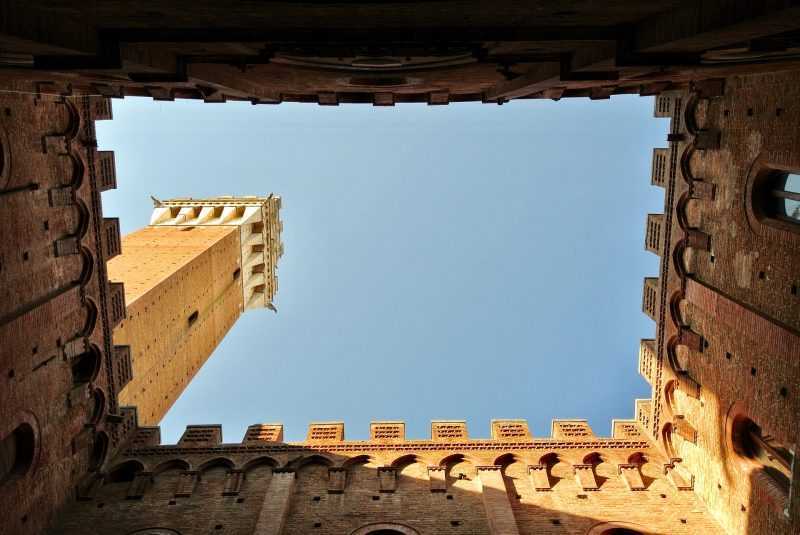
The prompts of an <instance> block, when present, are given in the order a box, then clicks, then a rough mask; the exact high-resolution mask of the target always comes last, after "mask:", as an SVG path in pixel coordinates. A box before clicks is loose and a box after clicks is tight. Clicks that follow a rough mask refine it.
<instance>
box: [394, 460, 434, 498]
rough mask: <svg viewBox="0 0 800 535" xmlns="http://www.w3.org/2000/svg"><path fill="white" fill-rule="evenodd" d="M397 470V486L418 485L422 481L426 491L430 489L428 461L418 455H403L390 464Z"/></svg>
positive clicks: (406, 487)
mask: <svg viewBox="0 0 800 535" xmlns="http://www.w3.org/2000/svg"><path fill="white" fill-rule="evenodd" d="M390 466H391V467H392V468H394V469H395V470H396V471H397V486H398V488H405V489H408V488H409V487H420V486H421V485H422V484H423V483H424V485H425V489H426V491H428V492H429V491H430V488H429V484H428V483H427V482H428V480H429V479H430V478H429V476H428V463H427V462H426V461H425V459H424V458H422V457H420V456H419V455H403V456H401V457H398V458H397V459H395V460H394V461H392V464H391V465H390Z"/></svg>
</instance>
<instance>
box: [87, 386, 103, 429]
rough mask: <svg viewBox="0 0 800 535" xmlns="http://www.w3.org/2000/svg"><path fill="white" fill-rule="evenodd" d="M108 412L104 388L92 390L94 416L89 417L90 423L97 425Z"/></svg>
mask: <svg viewBox="0 0 800 535" xmlns="http://www.w3.org/2000/svg"><path fill="white" fill-rule="evenodd" d="M105 412H106V393H105V392H104V391H103V389H102V388H95V389H94V390H92V414H91V415H90V416H89V423H90V424H92V425H97V424H99V423H100V420H101V419H102V418H103V414H105Z"/></svg>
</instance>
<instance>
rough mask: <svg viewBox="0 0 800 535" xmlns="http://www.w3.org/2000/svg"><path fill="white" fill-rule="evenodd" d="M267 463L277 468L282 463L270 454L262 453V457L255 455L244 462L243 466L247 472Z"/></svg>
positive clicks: (243, 469)
mask: <svg viewBox="0 0 800 535" xmlns="http://www.w3.org/2000/svg"><path fill="white" fill-rule="evenodd" d="M265 465H266V466H269V467H270V468H273V469H275V468H278V467H279V466H280V463H279V462H278V461H277V460H276V459H274V458H272V457H270V456H268V455H261V456H260V457H255V458H253V459H250V460H249V461H247V462H246V463H244V465H243V466H242V471H243V472H245V473H247V472H249V471H250V470H254V469H256V468H258V467H259V466H265Z"/></svg>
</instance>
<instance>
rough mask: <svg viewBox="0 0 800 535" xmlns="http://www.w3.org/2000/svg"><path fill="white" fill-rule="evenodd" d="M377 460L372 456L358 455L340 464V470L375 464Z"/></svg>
mask: <svg viewBox="0 0 800 535" xmlns="http://www.w3.org/2000/svg"><path fill="white" fill-rule="evenodd" d="M374 461H375V458H374V457H372V456H370V455H356V456H355V457H350V458H348V459H345V460H344V461H342V462H341V463H340V464H339V468H345V469H347V468H350V467H352V466H356V465H359V464H367V463H369V462H374Z"/></svg>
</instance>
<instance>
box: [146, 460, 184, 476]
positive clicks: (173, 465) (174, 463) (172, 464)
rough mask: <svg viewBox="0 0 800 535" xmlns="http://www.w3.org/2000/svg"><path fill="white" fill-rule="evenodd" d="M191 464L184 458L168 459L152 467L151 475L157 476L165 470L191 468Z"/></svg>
mask: <svg viewBox="0 0 800 535" xmlns="http://www.w3.org/2000/svg"><path fill="white" fill-rule="evenodd" d="M191 469H192V467H191V465H190V464H189V463H188V462H187V461H185V460H184V459H170V460H169V461H164V462H163V463H161V464H159V465H157V466H156V467H155V468H153V475H154V476H157V475H158V474H160V473H162V472H166V471H167V470H191Z"/></svg>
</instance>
